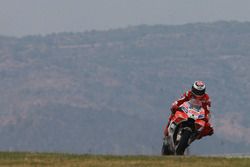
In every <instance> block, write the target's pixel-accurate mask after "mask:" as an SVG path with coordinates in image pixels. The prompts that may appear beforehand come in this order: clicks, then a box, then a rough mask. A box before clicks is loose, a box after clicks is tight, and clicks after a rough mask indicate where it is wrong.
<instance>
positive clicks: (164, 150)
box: [161, 139, 174, 155]
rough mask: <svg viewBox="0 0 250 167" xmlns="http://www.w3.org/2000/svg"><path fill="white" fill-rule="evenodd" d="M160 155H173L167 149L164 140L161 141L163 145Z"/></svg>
mask: <svg viewBox="0 0 250 167" xmlns="http://www.w3.org/2000/svg"><path fill="white" fill-rule="evenodd" d="M163 140H165V139H163ZM161 155H174V153H173V152H172V151H171V150H170V149H169V144H168V143H167V142H166V141H163V145H162V148H161Z"/></svg>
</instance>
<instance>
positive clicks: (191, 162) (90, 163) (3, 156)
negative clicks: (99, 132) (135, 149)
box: [0, 152, 250, 167]
mask: <svg viewBox="0 0 250 167" xmlns="http://www.w3.org/2000/svg"><path fill="white" fill-rule="evenodd" d="M0 166H1V167H4V166H13V167H14V166H18V167H39V166H51V167H68V166H72V167H249V166H250V158H223V157H195V156H178V157H163V156H108V155H105V156H104V155H71V154H51V153H6V152H2V153H0Z"/></svg>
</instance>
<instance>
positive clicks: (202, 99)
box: [164, 81, 214, 139]
mask: <svg viewBox="0 0 250 167" xmlns="http://www.w3.org/2000/svg"><path fill="white" fill-rule="evenodd" d="M186 101H194V102H195V103H198V104H200V106H202V107H203V108H204V110H205V121H206V124H205V127H204V129H203V130H202V131H201V132H200V134H198V136H197V139H201V138H202V137H204V136H207V135H209V136H211V135H212V134H213V133H214V132H213V127H212V126H211V123H210V107H211V101H210V98H209V96H208V94H207V93H206V86H205V83H204V82H203V81H195V82H194V84H193V85H192V88H191V90H188V91H187V92H186V93H184V94H183V96H182V97H181V98H180V99H178V100H176V101H175V102H174V103H173V104H172V106H171V114H170V116H169V119H168V124H167V126H166V128H165V130H164V135H165V137H166V136H168V126H169V124H170V121H171V119H172V118H173V116H174V114H175V112H176V110H177V109H178V108H179V106H180V105H181V104H183V103H184V102H186Z"/></svg>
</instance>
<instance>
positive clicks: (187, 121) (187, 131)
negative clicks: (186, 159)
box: [161, 101, 205, 155]
mask: <svg viewBox="0 0 250 167" xmlns="http://www.w3.org/2000/svg"><path fill="white" fill-rule="evenodd" d="M204 118H205V110H204V109H203V108H202V107H201V105H199V104H196V103H193V102H192V101H187V102H184V103H183V104H182V105H181V106H180V107H179V108H178V109H177V111H176V112H175V115H174V116H173V118H172V119H171V121H170V124H169V127H168V136H167V137H165V138H164V139H163V146H162V150H161V153H162V155H184V152H185V150H186V148H187V147H188V146H189V145H190V144H191V143H192V142H193V141H194V140H195V139H196V137H197V135H198V134H199V133H200V132H201V131H202V130H203V128H204V126H205V121H204Z"/></svg>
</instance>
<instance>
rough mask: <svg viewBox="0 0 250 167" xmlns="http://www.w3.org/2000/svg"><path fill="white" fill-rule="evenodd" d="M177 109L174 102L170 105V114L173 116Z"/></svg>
mask: <svg viewBox="0 0 250 167" xmlns="http://www.w3.org/2000/svg"><path fill="white" fill-rule="evenodd" d="M177 109H178V106H177V103H176V102H174V103H173V104H172V107H171V108H170V110H171V112H172V114H174V113H175V112H176V110H177Z"/></svg>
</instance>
